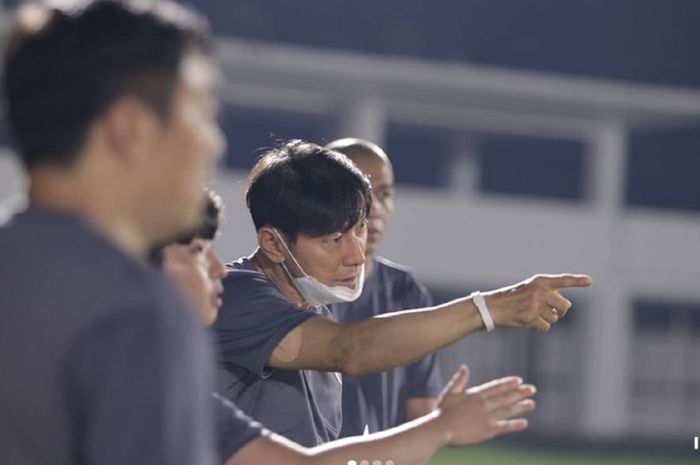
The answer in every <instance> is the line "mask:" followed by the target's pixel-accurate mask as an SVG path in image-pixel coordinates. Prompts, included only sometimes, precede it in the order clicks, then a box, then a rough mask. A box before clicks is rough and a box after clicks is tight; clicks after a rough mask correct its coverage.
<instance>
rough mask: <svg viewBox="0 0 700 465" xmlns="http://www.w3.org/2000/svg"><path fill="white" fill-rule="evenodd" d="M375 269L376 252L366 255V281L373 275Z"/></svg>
mask: <svg viewBox="0 0 700 465" xmlns="http://www.w3.org/2000/svg"><path fill="white" fill-rule="evenodd" d="M373 271H374V254H369V255H365V281H367V280H368V279H369V277H370V276H372V272H373Z"/></svg>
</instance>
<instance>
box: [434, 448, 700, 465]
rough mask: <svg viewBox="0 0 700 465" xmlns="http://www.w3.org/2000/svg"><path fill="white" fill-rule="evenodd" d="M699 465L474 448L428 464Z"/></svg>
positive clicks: (635, 457) (637, 457)
mask: <svg viewBox="0 0 700 465" xmlns="http://www.w3.org/2000/svg"><path fill="white" fill-rule="evenodd" d="M458 464H464V465H472V464H473V465H652V464H654V465H698V464H700V452H698V456H697V458H694V459H693V458H687V459H682V458H666V457H661V456H659V457H649V456H644V455H641V454H634V453H631V452H630V453H615V454H612V453H611V454H599V453H583V452H578V451H575V452H565V451H559V450H557V451H553V452H549V451H544V450H542V451H537V450H533V449H529V448H525V449H523V448H516V447H494V446H477V447H470V448H464V449H445V450H443V451H441V452H440V453H438V454H437V455H436V456H435V457H434V458H433V460H431V462H430V465H458Z"/></svg>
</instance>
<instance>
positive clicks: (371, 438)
mask: <svg viewBox="0 0 700 465" xmlns="http://www.w3.org/2000/svg"><path fill="white" fill-rule="evenodd" d="M437 421H438V420H437V416H436V414H434V415H430V416H425V417H422V418H420V419H417V420H414V421H412V422H410V423H406V424H404V425H401V426H398V427H396V428H392V429H389V430H386V431H383V432H380V433H374V434H371V435H367V436H357V437H353V438H346V439H341V440H339V441H334V442H332V443H328V444H324V445H322V446H318V447H315V448H313V449H311V451H310V456H311V460H310V461H309V463H311V464H312V465H335V464H338V465H347V463H348V460H356V461H357V463H360V461H361V460H368V461H369V463H373V461H374V460H380V461H381V462H382V463H386V462H387V461H389V460H393V462H394V463H395V464H396V465H421V464H425V463H427V462H428V460H429V459H430V457H432V455H433V454H434V453H435V452H436V451H437V450H438V449H439V448H440V447H443V446H444V445H446V443H447V439H448V438H447V437H445V432H444V428H439V427H438V426H437Z"/></svg>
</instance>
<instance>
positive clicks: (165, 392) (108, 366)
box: [67, 307, 215, 465]
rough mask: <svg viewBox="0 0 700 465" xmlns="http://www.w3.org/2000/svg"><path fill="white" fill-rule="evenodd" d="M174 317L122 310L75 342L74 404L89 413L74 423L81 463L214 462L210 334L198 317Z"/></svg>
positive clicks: (210, 464) (182, 464)
mask: <svg viewBox="0 0 700 465" xmlns="http://www.w3.org/2000/svg"><path fill="white" fill-rule="evenodd" d="M179 308H181V307H179ZM181 310H182V311H183V312H185V311H187V310H186V309H182V308H181ZM187 316H189V315H187ZM172 317H173V315H172V313H171V312H166V311H162V312H157V311H156V312H154V311H146V310H145V309H144V308H131V309H124V310H122V311H119V312H118V313H115V314H113V315H111V316H110V317H109V318H105V319H102V320H101V321H99V322H98V323H97V324H96V325H95V326H94V327H92V328H89V330H88V331H87V333H86V335H85V336H84V337H83V338H82V339H81V340H80V341H79V342H78V344H77V345H76V346H75V347H73V350H72V356H70V357H69V360H70V363H71V366H69V367H67V369H68V370H67V373H69V374H70V375H69V376H70V379H69V382H70V383H72V384H73V389H70V390H68V391H69V392H72V393H73V397H72V398H71V399H69V403H68V405H69V408H73V409H74V411H79V412H83V413H82V414H81V415H82V416H80V417H79V418H78V421H77V423H78V424H77V425H75V426H76V428H77V431H78V434H77V437H79V438H81V439H80V444H76V447H78V448H79V449H80V455H81V456H82V458H83V460H81V462H82V463H91V464H99V465H124V464H130V465H140V464H143V465H153V464H168V465H193V464H194V465H213V464H214V463H215V449H214V443H213V431H212V429H213V426H214V425H213V417H212V415H211V409H212V405H211V397H210V396H211V386H212V384H211V383H212V376H211V375H212V369H211V366H210V365H211V360H210V352H209V351H206V350H203V349H206V338H205V336H204V332H203V331H202V329H201V328H200V327H198V326H197V325H196V323H195V322H194V320H193V319H185V320H184V321H183V320H182V319H180V320H178V319H177V318H172ZM187 323H189V324H187Z"/></svg>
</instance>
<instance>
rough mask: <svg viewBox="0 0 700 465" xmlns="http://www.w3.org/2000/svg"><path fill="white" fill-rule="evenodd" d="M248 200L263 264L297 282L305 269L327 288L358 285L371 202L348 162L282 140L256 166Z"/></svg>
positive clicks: (306, 144) (324, 151)
mask: <svg viewBox="0 0 700 465" xmlns="http://www.w3.org/2000/svg"><path fill="white" fill-rule="evenodd" d="M246 202H247V205H248V208H249V210H250V213H251V216H252V217H253V222H254V223H255V228H256V230H257V232H258V245H259V246H260V250H261V251H262V252H263V253H265V255H266V256H267V258H269V259H270V260H272V261H273V262H275V263H278V264H284V265H285V266H286V267H287V268H288V269H289V270H290V272H291V274H292V275H293V276H294V277H298V276H301V275H302V274H303V273H302V270H300V269H299V268H302V269H303V272H305V273H306V274H307V275H310V276H313V277H314V278H316V279H317V280H318V281H320V282H321V283H323V284H324V285H326V286H343V287H346V288H355V287H356V285H357V281H358V278H359V276H360V271H361V270H360V267H361V265H362V264H363V263H364V247H365V240H366V227H365V226H366V219H367V214H368V213H369V210H370V204H371V196H370V191H369V183H368V182H367V179H366V178H365V176H364V175H363V174H362V173H361V172H360V171H359V170H358V169H357V167H355V166H354V165H353V164H352V162H350V160H348V159H347V157H345V156H343V155H342V154H339V153H336V152H333V151H331V150H327V149H324V148H323V147H320V146H318V145H316V144H312V143H309V142H303V141H299V140H295V141H290V142H287V143H285V144H283V145H281V146H279V147H278V148H275V149H272V150H270V151H268V152H267V153H265V154H264V155H263V156H262V157H261V159H260V160H259V161H258V162H257V163H256V165H255V166H254V167H253V170H252V172H251V174H250V178H249V181H248V188H247V191H246ZM290 253H291V254H293V255H294V257H293V258H292V257H290ZM297 262H298V265H299V266H297Z"/></svg>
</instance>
